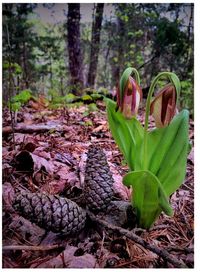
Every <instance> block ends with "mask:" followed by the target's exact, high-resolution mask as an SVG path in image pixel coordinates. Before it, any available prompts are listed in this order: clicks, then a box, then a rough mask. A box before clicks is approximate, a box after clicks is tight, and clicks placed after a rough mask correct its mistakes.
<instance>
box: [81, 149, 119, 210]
mask: <svg viewBox="0 0 200 272" xmlns="http://www.w3.org/2000/svg"><path fill="white" fill-rule="evenodd" d="M113 183H114V180H113V178H112V175H111V172H110V168H109V165H108V163H107V160H106V155H105V154H104V152H103V150H102V149H101V148H100V147H98V146H94V145H92V146H90V148H89V150H88V158H87V162H86V169H85V188H84V195H85V202H86V205H87V206H88V208H89V209H90V210H93V211H100V210H105V209H106V208H107V207H108V205H109V203H110V202H111V200H112V197H113V195H114V191H113Z"/></svg>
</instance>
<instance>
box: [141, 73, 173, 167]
mask: <svg viewBox="0 0 200 272" xmlns="http://www.w3.org/2000/svg"><path fill="white" fill-rule="evenodd" d="M171 74H172V73H170V72H162V73H159V74H158V75H157V76H156V77H155V78H154V80H153V82H152V83H151V86H150V89H149V93H148V96H147V102H146V114H145V123H144V145H143V146H144V149H143V165H144V170H148V161H147V158H148V154H147V135H148V124H149V114H150V104H151V98H152V95H153V93H154V89H155V86H156V84H157V83H158V81H159V79H160V78H161V77H163V76H167V77H169V79H170V81H171V77H170V76H171Z"/></svg>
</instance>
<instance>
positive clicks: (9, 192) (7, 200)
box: [2, 182, 15, 212]
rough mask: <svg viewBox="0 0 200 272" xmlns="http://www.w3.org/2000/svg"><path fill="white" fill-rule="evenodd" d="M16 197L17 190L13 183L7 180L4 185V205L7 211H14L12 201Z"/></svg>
mask: <svg viewBox="0 0 200 272" xmlns="http://www.w3.org/2000/svg"><path fill="white" fill-rule="evenodd" d="M14 197H15V190H14V188H13V186H12V185H11V183H9V182H5V183H4V184H3V187H2V199H3V205H4V208H5V210H6V211H8V212H9V211H10V212H13V211H14V209H13V208H12V203H13V201H14Z"/></svg>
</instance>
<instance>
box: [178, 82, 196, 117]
mask: <svg viewBox="0 0 200 272" xmlns="http://www.w3.org/2000/svg"><path fill="white" fill-rule="evenodd" d="M193 93H194V92H193V82H192V81H191V79H190V80H184V81H181V96H180V105H181V108H186V109H188V110H190V112H191V113H192V114H194V110H193V109H194V95H193Z"/></svg>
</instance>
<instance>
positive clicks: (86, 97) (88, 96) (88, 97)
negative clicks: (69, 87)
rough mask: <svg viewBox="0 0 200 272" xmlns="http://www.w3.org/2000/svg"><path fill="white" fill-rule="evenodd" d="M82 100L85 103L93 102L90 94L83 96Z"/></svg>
mask: <svg viewBox="0 0 200 272" xmlns="http://www.w3.org/2000/svg"><path fill="white" fill-rule="evenodd" d="M81 99H82V100H83V101H91V100H92V97H91V96H90V95H88V94H85V95H82V97H81Z"/></svg>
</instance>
